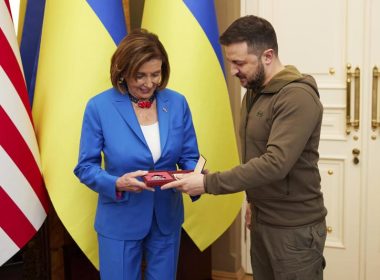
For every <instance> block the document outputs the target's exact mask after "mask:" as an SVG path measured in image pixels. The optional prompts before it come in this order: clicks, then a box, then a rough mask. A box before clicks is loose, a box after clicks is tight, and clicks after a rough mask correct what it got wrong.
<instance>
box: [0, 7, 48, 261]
mask: <svg viewBox="0 0 380 280" xmlns="http://www.w3.org/2000/svg"><path fill="white" fill-rule="evenodd" d="M48 205H49V202H48V196H47V192H46V189H45V187H44V184H43V180H42V176H41V169H40V159H39V152H38V146H37V141H36V137H35V134H34V129H33V122H32V115H31V109H30V103H29V99H28V94H27V89H26V84H25V79H24V74H23V70H22V64H21V59H20V51H19V47H18V44H17V40H16V34H15V30H14V25H13V21H12V17H11V12H10V7H9V2H8V0H0V265H2V264H4V263H5V262H6V261H7V260H8V259H9V258H11V257H12V256H13V255H14V254H15V253H17V252H18V251H19V250H20V249H21V248H22V247H23V246H24V245H25V244H26V243H27V242H28V241H29V240H30V239H31V238H32V237H33V235H34V234H35V233H36V232H37V230H38V229H39V228H40V227H41V225H42V223H43V222H44V220H45V218H46V214H47V211H48Z"/></svg>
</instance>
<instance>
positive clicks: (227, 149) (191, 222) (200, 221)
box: [142, 0, 243, 250]
mask: <svg viewBox="0 0 380 280" xmlns="http://www.w3.org/2000/svg"><path fill="white" fill-rule="evenodd" d="M142 27H144V28H146V29H148V30H149V31H151V32H153V33H156V34H157V35H158V36H159V38H160V40H161V41H162V43H163V45H164V46H165V48H166V50H167V52H168V55H169V59H170V66H171V76H170V81H169V84H168V87H169V88H171V89H173V90H176V91H178V92H181V93H182V94H184V95H185V96H186V98H187V100H188V102H189V105H190V108H191V111H192V115H193V121H194V126H195V129H196V133H197V138H198V143H199V148H200V152H201V153H202V154H203V155H204V156H205V158H206V159H207V166H206V168H208V169H210V170H211V171H218V170H221V171H222V170H227V169H230V168H232V167H233V166H235V165H237V164H238V163H239V159H238V151H237V145H236V139H235V133H234V127H233V122H232V113H231V107H230V102H229V96H228V92H227V85H226V80H225V76H224V71H223V68H224V67H223V57H222V52H221V48H220V45H219V44H218V37H219V35H218V26H217V19H216V14H215V7H214V1H212V0H202V1H199V0H145V6H144V13H143V21H142ZM242 201H243V193H237V194H232V195H223V196H211V195H203V196H202V198H201V199H199V200H198V201H197V202H194V203H191V201H190V200H189V199H188V197H187V196H185V223H184V225H183V227H184V229H185V230H186V232H187V233H188V234H189V236H190V237H191V238H192V239H193V241H194V243H195V244H196V245H197V246H198V248H199V249H200V250H204V249H206V248H207V247H208V246H209V245H210V244H212V243H213V242H214V241H215V240H216V239H217V238H218V237H219V236H220V235H221V234H222V233H223V232H224V231H225V230H226V229H227V228H228V227H229V226H230V225H231V223H232V222H233V221H234V219H235V218H236V215H237V214H238V213H239V210H240V208H241V205H242Z"/></svg>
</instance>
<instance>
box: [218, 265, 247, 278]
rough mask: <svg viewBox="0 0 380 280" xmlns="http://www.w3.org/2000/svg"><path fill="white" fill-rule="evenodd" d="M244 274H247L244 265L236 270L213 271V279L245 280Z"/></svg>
mask: <svg viewBox="0 0 380 280" xmlns="http://www.w3.org/2000/svg"><path fill="white" fill-rule="evenodd" d="M244 276H245V272H244V270H243V268H242V267H241V268H240V269H239V270H238V271H236V272H227V271H220V270H213V271H212V279H213V280H232V279H233V280H243V279H244Z"/></svg>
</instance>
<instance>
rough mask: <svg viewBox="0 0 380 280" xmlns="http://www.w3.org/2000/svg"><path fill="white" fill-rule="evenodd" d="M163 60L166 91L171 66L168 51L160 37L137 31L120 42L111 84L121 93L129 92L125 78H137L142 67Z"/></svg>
mask: <svg viewBox="0 0 380 280" xmlns="http://www.w3.org/2000/svg"><path fill="white" fill-rule="evenodd" d="M152 59H160V60H162V66H161V82H160V85H159V86H158V89H164V88H165V87H166V85H167V84H168V82H169V76H170V65H169V58H168V54H167V53H166V50H165V48H164V46H163V45H162V43H161V42H160V40H159V39H158V36H157V35H156V34H153V33H151V32H149V31H147V30H146V29H135V30H133V31H132V32H130V33H129V34H128V35H127V36H125V37H124V39H123V40H122V41H121V42H120V44H119V46H118V47H117V49H116V51H115V53H114V54H113V56H112V59H111V82H112V85H113V86H114V87H115V88H117V89H118V90H119V91H120V92H121V93H125V92H126V91H127V88H126V84H125V82H122V81H123V80H124V77H127V78H135V77H136V74H137V72H138V70H139V69H140V67H141V66H142V65H143V64H144V63H146V62H148V61H150V60H152Z"/></svg>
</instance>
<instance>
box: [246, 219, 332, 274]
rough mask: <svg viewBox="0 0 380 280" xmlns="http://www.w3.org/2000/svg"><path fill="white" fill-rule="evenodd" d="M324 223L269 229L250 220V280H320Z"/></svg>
mask: <svg viewBox="0 0 380 280" xmlns="http://www.w3.org/2000/svg"><path fill="white" fill-rule="evenodd" d="M325 241H326V221H322V222H318V223H316V224H312V225H308V226H303V227H287V228H284V227H273V226H269V225H266V224H262V223H260V222H257V221H255V219H254V218H253V219H252V230H251V264H252V271H253V278H254V280H322V279H323V269H324V267H325V264H326V263H325V259H324V257H323V248H324V246H325Z"/></svg>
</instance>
